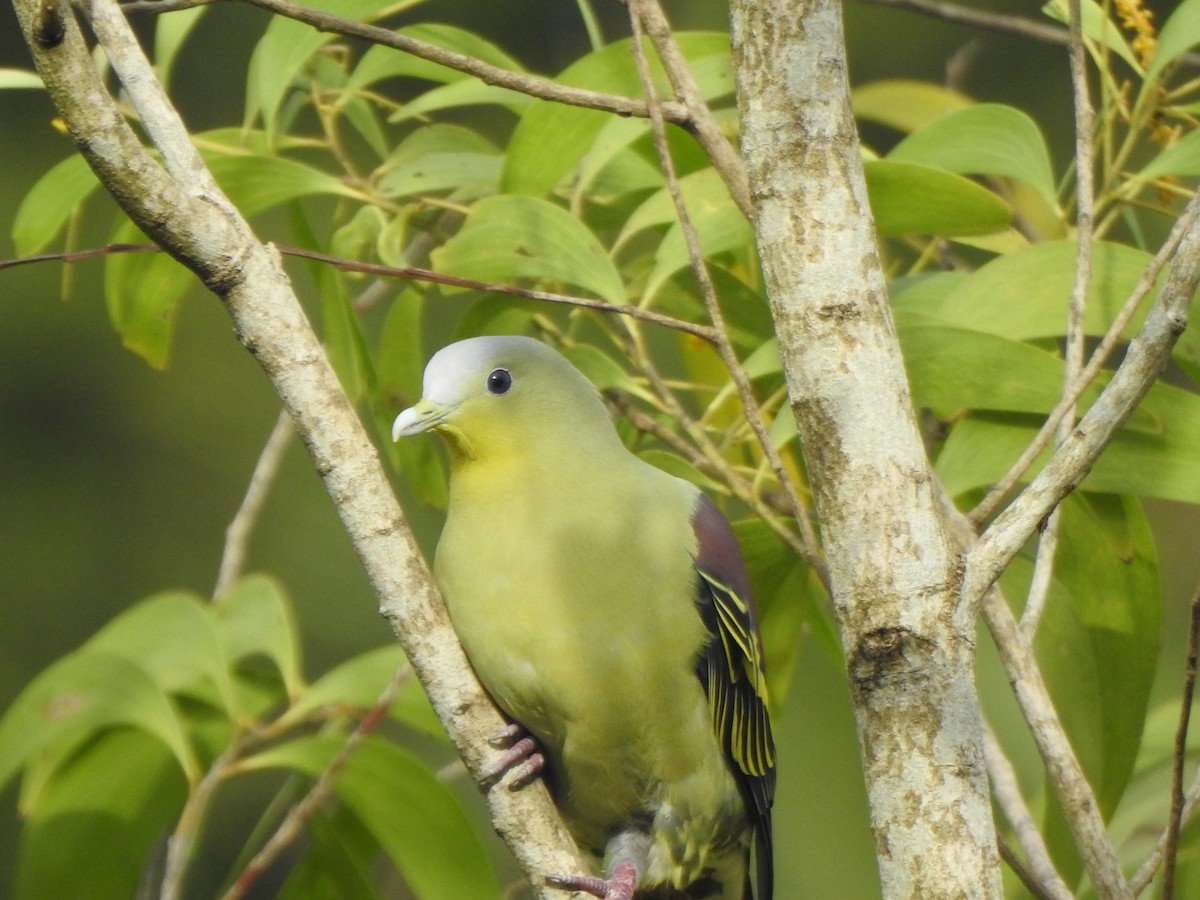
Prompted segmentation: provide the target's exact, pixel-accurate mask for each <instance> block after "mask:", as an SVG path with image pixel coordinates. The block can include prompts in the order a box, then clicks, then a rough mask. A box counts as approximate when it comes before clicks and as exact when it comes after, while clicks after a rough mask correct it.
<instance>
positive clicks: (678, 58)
mask: <svg viewBox="0 0 1200 900" xmlns="http://www.w3.org/2000/svg"><path fill="white" fill-rule="evenodd" d="M633 8H635V9H636V11H637V16H638V18H639V19H640V20H641V24H642V27H643V28H644V29H645V31H646V35H647V36H648V37H649V38H650V42H651V43H652V44H654V51H655V52H656V53H657V54H658V59H659V61H660V62H661V63H662V66H663V70H664V71H665V72H666V73H667V78H668V80H669V81H670V82H671V87H672V88H674V89H675V96H676V97H677V98H678V99H679V100H680V101H681V102H682V103H683V105H684V107H685V108H686V109H687V111H688V116H689V118H690V120H691V121H690V125H689V126H688V130H689V131H690V132H691V133H692V135H693V136H694V137H695V138H696V141H697V142H698V143H699V144H700V146H701V147H703V148H704V152H705V153H707V154H708V158H709V159H710V160H711V161H712V164H713V168H715V169H716V170H717V173H718V174H719V175H720V176H721V179H722V180H723V181H724V182H725V186H726V187H727V188H728V189H729V196H730V197H732V198H733V202H734V203H736V204H737V207H738V209H740V210H741V211H742V214H743V215H745V217H746V218H747V219H749V218H750V216H751V215H752V213H753V209H752V207H751V204H750V181H749V179H748V178H747V176H746V164H745V163H744V162H743V161H742V157H741V155H740V154H739V153H738V152H737V149H736V148H735V147H734V146H733V145H732V144H731V143H729V139H728V138H726V137H725V134H724V133H723V132H722V131H721V126H720V125H718V124H717V120H716V118H715V117H714V116H713V114H712V110H710V109H709V108H708V104H707V103H705V102H704V98H703V97H701V96H700V87H699V85H698V84H697V83H696V78H695V76H694V75H693V74H692V69H691V66H689V65H688V62H687V59H686V58H685V57H684V55H683V51H682V50H680V49H679V42H678V41H676V40H675V31H674V30H673V29H672V28H671V23H670V22H669V21H667V16H666V13H664V12H663V8H662V5H661V4H660V3H659V2H658V0H636V2H635V3H634V4H633Z"/></svg>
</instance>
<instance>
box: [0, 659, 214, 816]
mask: <svg viewBox="0 0 1200 900" xmlns="http://www.w3.org/2000/svg"><path fill="white" fill-rule="evenodd" d="M119 725H127V726H130V727H132V728H136V729H139V730H141V731H144V732H145V733H146V734H148V735H151V736H153V737H155V738H157V739H158V740H160V741H161V742H162V743H163V744H164V745H165V746H166V747H167V748H168V749H169V750H170V751H171V753H172V754H173V755H174V757H175V759H176V761H177V762H178V763H179V767H180V768H181V769H182V770H183V771H184V773H185V774H186V775H187V776H188V778H189V779H190V780H194V779H196V778H198V777H199V775H200V770H199V766H198V765H197V763H196V760H195V758H194V756H193V754H192V750H191V748H190V747H189V746H188V742H187V738H186V737H185V736H184V732H183V726H182V725H181V723H180V721H179V718H178V717H177V716H176V713H175V710H174V708H173V707H172V706H171V704H170V702H169V701H168V699H167V696H166V694H165V693H163V691H162V689H160V688H159V687H158V685H156V684H155V683H154V681H153V680H152V679H151V678H150V676H149V675H147V674H146V672H145V670H143V669H142V668H141V667H140V666H137V665H136V664H134V663H132V662H130V661H129V660H127V659H125V658H123V657H120V656H116V655H114V654H112V653H103V652H100V651H95V650H79V651H76V652H75V653H72V654H70V655H69V656H65V657H63V658H62V659H60V660H59V661H58V662H56V663H54V664H53V665H52V666H50V668H48V669H46V671H44V672H42V673H41V674H40V675H38V676H37V677H36V678H35V679H34V680H33V681H32V682H30V683H29V685H28V686H27V687H26V688H25V690H23V691H22V692H21V694H20V696H18V697H17V699H16V700H15V701H14V702H13V704H12V706H10V707H9V708H8V711H7V712H5V714H4V718H3V719H0V786H3V785H5V784H7V783H8V781H9V779H11V778H12V777H13V775H15V774H16V773H17V771H18V770H19V769H21V768H22V767H30V766H36V765H39V764H41V763H42V762H43V761H44V760H50V761H52V762H53V763H54V764H55V765H56V766H57V765H59V764H62V763H63V762H64V760H66V759H67V758H68V757H69V756H70V754H71V753H73V752H74V751H76V750H77V749H78V748H80V747H81V746H82V745H83V744H84V743H86V742H87V741H88V739H90V738H91V737H93V736H94V735H95V734H96V733H97V732H99V731H102V730H105V729H109V728H113V727H115V726H119ZM51 775H52V772H51V771H47V770H45V769H40V770H39V772H38V774H37V777H35V778H33V779H32V781H33V782H34V783H32V784H31V783H30V778H29V777H28V776H27V779H26V782H27V783H26V785H25V790H24V791H23V794H24V796H23V798H22V806H23V808H24V809H26V810H28V809H33V808H35V805H36V802H37V800H38V798H39V796H40V791H41V790H42V789H44V788H45V786H46V780H47V779H48V778H49V777H50V776H51Z"/></svg>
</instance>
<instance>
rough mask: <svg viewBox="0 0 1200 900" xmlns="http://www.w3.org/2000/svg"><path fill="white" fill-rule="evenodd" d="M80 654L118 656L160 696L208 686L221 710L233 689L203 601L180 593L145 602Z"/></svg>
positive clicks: (103, 631)
mask: <svg viewBox="0 0 1200 900" xmlns="http://www.w3.org/2000/svg"><path fill="white" fill-rule="evenodd" d="M84 649H86V650H95V651H101V652H107V653H112V654H115V655H117V656H123V657H124V658H125V659H128V660H129V661H130V662H133V663H136V664H137V665H139V666H140V667H141V668H143V669H145V670H146V673H147V674H148V675H150V677H151V678H153V679H154V680H155V682H156V683H157V684H158V686H159V687H160V688H161V689H162V690H163V691H164V692H166V693H187V692H188V691H189V689H194V688H196V687H197V686H198V685H199V683H200V682H202V681H204V680H208V681H209V682H211V684H212V686H213V687H215V688H216V690H217V694H218V695H219V696H220V698H221V701H222V703H223V704H224V706H225V708H226V709H227V710H232V709H233V708H234V706H233V687H232V685H231V684H230V681H229V671H228V668H227V666H226V661H225V657H224V655H223V654H222V652H221V645H220V643H219V641H218V640H217V633H216V629H215V628H214V626H213V622H212V616H211V614H210V611H209V608H208V606H207V604H206V603H205V601H203V600H202V599H201V598H200V597H198V596H196V595H194V594H189V593H185V592H183V591H166V592H163V593H161V594H155V595H153V596H151V597H147V598H146V599H145V600H142V601H141V602H139V603H137V604H136V605H134V606H132V607H130V608H129V609H127V610H125V611H124V612H123V613H121V614H120V615H119V616H117V617H116V618H115V619H113V620H112V621H111V622H109V623H108V624H107V625H105V626H104V627H103V628H101V629H100V631H98V632H97V633H96V634H95V635H93V636H92V638H91V640H89V641H88V642H87V643H86V644H85V645H84Z"/></svg>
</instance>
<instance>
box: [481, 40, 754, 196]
mask: <svg viewBox="0 0 1200 900" xmlns="http://www.w3.org/2000/svg"><path fill="white" fill-rule="evenodd" d="M675 37H676V40H677V41H678V42H679V46H680V49H681V50H682V52H683V54H684V56H685V57H687V59H688V61H689V62H690V63H691V64H692V67H693V72H694V74H695V75H696V78H697V83H698V86H699V89H700V93H701V95H702V96H703V97H704V99H706V100H713V99H715V98H716V97H720V96H724V95H726V94H728V93H729V92H730V91H731V90H732V86H733V80H732V72H731V69H730V65H729V36H728V35H727V34H715V33H707V32H682V33H677V34H676V35H675ZM652 65H654V67H655V72H656V78H657V79H658V83H659V85H660V90H663V91H668V90H669V86H668V85H667V84H666V81H665V76H663V75H662V73H661V70H659V69H658V67H657V58H655V57H652ZM555 80H556V81H558V82H559V83H560V84H564V85H568V86H570V87H583V88H590V89H592V90H597V91H605V92H608V93H613V94H622V95H624V96H627V97H640V96H642V94H643V90H642V86H641V82H640V81H639V79H638V75H637V70H636V68H635V67H634V64H633V58H632V55H631V54H630V46H629V41H628V40H624V41H617V42H616V43H613V44H609V45H607V46H605V47H603V48H601V49H600V50H597V51H595V52H594V53H590V54H588V55H587V56H585V57H583V58H582V59H580V60H578V61H577V62H575V63H573V64H572V65H571V66H569V67H568V68H567V69H565V70H564V71H563V72H562V73H561V75H559V76H558V78H556V79H555ZM611 118H612V117H611V116H610V115H609V114H608V113H605V112H601V111H598V110H593V109H584V108H582V107H577V106H569V105H567V104H562V103H551V102H549V101H545V100H539V101H536V102H534V103H531V104H530V105H529V106H528V108H526V110H525V112H524V113H523V114H522V116H521V121H520V122H519V123H518V124H517V128H516V130H515V131H514V132H513V135H512V138H511V139H510V140H509V143H508V148H507V153H506V157H505V168H504V175H503V178H502V184H503V186H504V189H505V190H509V191H513V192H515V193H521V194H532V195H535V196H540V195H544V194H548V193H550V192H551V191H552V190H553V189H554V187H555V186H556V185H557V184H558V183H559V182H560V181H561V180H562V179H563V178H565V177H567V175H568V174H570V173H571V172H573V171H574V170H575V169H576V167H577V166H578V164H579V161H580V160H581V159H582V158H583V156H584V154H586V153H587V152H588V150H589V148H590V147H591V146H592V144H593V142H594V141H595V140H596V138H597V136H598V135H599V134H600V132H601V131H602V129H604V127H605V125H606V124H607V123H608V122H609V120H610V119H611ZM548 134H552V135H554V140H552V141H548V140H546V135H548Z"/></svg>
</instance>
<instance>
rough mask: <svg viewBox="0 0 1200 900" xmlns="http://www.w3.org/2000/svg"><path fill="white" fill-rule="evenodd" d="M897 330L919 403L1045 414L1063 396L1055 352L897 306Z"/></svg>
mask: <svg viewBox="0 0 1200 900" xmlns="http://www.w3.org/2000/svg"><path fill="white" fill-rule="evenodd" d="M896 329H897V331H898V332H899V335H900V343H901V347H902V348H903V350H904V362H905V367H906V369H907V370H908V379H909V383H910V384H911V385H912V389H913V395H914V400H915V401H916V404H917V405H918V406H923V407H929V408H932V409H935V410H942V411H946V412H953V411H956V410H960V409H991V410H1006V411H1009V412H1026V413H1048V412H1050V410H1052V409H1054V407H1055V406H1057V405H1058V402H1059V400H1061V399H1062V390H1063V384H1062V382H1063V364H1062V360H1061V359H1060V358H1059V356H1058V355H1057V354H1055V353H1050V352H1048V351H1046V350H1041V349H1038V348H1037V347H1034V346H1032V345H1030V344H1026V343H1023V342H1021V341H1013V340H1009V339H1007V338H1002V337H998V336H996V335H993V334H988V333H986V332H982V331H974V330H972V329H969V328H961V327H959V326H948V325H946V324H945V323H943V322H940V321H938V320H937V319H935V318H930V317H926V316H922V315H920V314H917V313H909V312H903V311H900V310H898V311H897V312H896ZM1106 382H1107V378H1105V379H1102V380H1101V382H1100V386H1102V385H1103V384H1104V383H1106ZM1098 393H1099V386H1093V387H1091V388H1089V389H1088V390H1087V392H1086V393H1085V394H1084V396H1083V403H1084V404H1090V403H1091V402H1092V401H1093V400H1095V398H1096V395H1097V394H1098ZM1131 421H1132V423H1133V424H1134V425H1136V426H1138V427H1141V428H1143V429H1155V428H1157V427H1158V422H1157V420H1156V419H1155V418H1154V417H1153V416H1151V415H1149V414H1148V413H1146V412H1145V411H1143V410H1138V411H1135V412H1134V418H1133V419H1132V420H1131Z"/></svg>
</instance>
